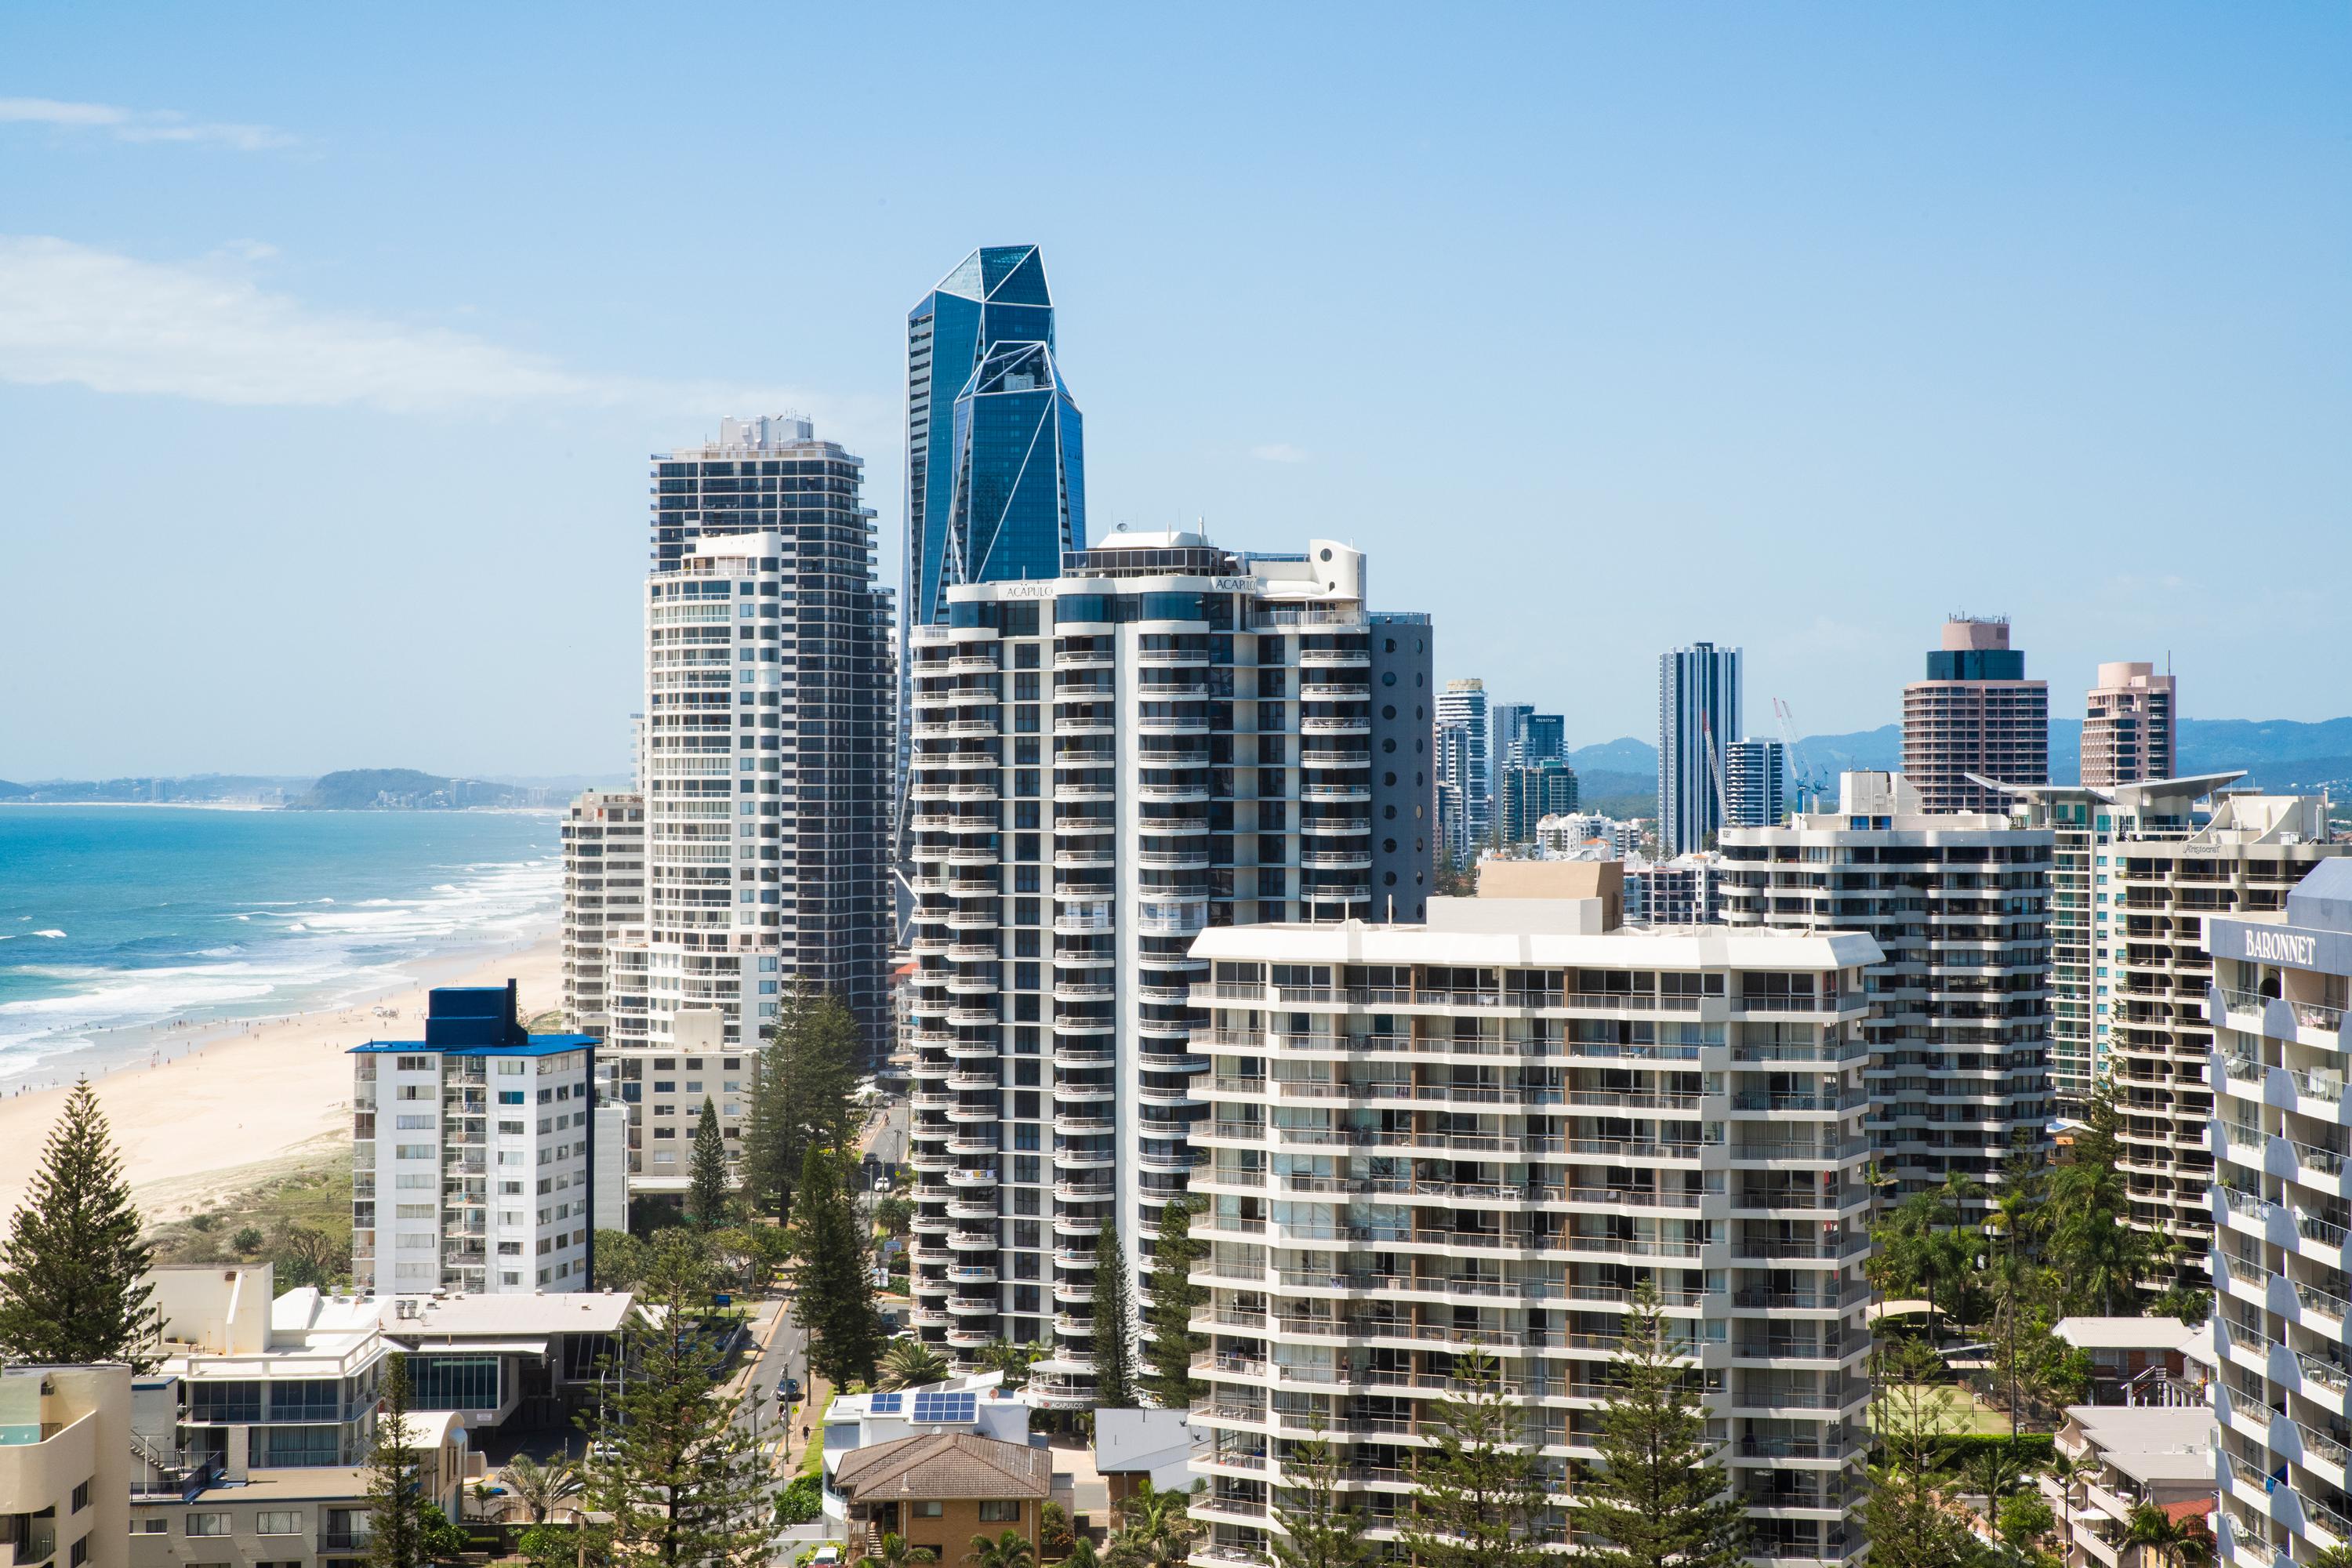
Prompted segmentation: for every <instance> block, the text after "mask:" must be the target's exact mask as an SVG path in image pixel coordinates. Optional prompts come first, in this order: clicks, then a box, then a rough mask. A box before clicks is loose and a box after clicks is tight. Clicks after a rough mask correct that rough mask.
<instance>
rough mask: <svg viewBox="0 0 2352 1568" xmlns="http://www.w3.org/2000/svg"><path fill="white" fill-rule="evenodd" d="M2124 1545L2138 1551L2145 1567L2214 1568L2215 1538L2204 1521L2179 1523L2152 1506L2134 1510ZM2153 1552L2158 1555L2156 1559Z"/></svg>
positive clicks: (2193, 1519) (2144, 1505)
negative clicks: (2211, 1567) (2146, 1564)
mask: <svg viewBox="0 0 2352 1568" xmlns="http://www.w3.org/2000/svg"><path fill="white" fill-rule="evenodd" d="M2124 1544H2125V1545H2126V1546H2137V1547H2138V1548H2139V1549H2140V1560H2141V1562H2142V1563H2150V1564H2161V1565H2162V1568H2210V1565H2211V1563H2212V1561H2213V1538H2212V1537H2211V1536H2210V1535H2209V1534H2207V1533H2206V1531H2205V1525H2204V1522H2203V1521H2201V1520H2198V1519H2195V1518H2193V1517H2190V1518H2183V1519H2175V1518H2173V1517H2172V1515H2170V1514H2168V1513H2167V1512H2165V1511H2164V1510H2162V1509H2160V1508H2158V1507H2157V1506H2156V1505H2155V1504H2154V1503H2152V1502H2144V1503H2142V1504H2140V1505H2139V1506H2138V1507H2137V1508H2136V1509H2134V1510H2132V1514H2131V1519H2130V1521H2129V1522H2128V1523H2126V1525H2125V1527H2124ZM2150 1552H2153V1553H2155V1556H2154V1557H2153V1558H2150V1557H2149V1556H2148V1553H2150Z"/></svg>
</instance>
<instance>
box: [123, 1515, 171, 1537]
mask: <svg viewBox="0 0 2352 1568" xmlns="http://www.w3.org/2000/svg"><path fill="white" fill-rule="evenodd" d="M171 1528H172V1521H170V1520H168V1519H134V1520H132V1521H131V1534H133V1535H163V1534H165V1533H167V1532H168V1531H170V1530H171Z"/></svg>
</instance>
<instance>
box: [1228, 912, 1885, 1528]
mask: <svg viewBox="0 0 2352 1568" xmlns="http://www.w3.org/2000/svg"><path fill="white" fill-rule="evenodd" d="M1531 869H1541V870H1553V869H1557V870H1560V871H1570V870H1575V869H1583V868H1570V867H1565V866H1563V867H1557V868H1552V867H1544V868H1531ZM1606 919H1607V917H1606V913H1605V904H1604V901H1603V900H1601V899H1592V898H1584V899H1578V898H1524V899H1520V898H1513V899H1495V898H1478V899H1433V900H1430V906H1429V920H1428V923H1427V924H1426V925H1425V926H1419V927H1399V926H1390V925H1383V924H1379V923H1373V924H1367V925H1348V926H1333V925H1314V926H1308V925H1297V924H1292V925H1281V926H1254V927H1249V928H1246V929H1235V930H1231V931H1209V932H1206V933H1204V934H1203V935H1202V938H1201V940H1200V941H1199V942H1198V943H1197V944H1196V945H1195V947H1194V949H1193V951H1194V952H1195V954H1196V955H1198V956H1199V957H1202V958H1203V959H1206V960H1208V961H1209V962H1210V963H1211V964H1212V965H1213V973H1211V974H1210V975H1209V976H1208V977H1206V980H1205V983H1204V984H1202V985H1201V986H1200V987H1199V989H1198V992H1197V994H1199V995H1200V997H1201V998H1202V1002H1203V1004H1204V1005H1205V1006H1206V1007H1208V1008H1209V1009H1210V1012H1209V1015H1208V1018H1207V1021H1206V1023H1205V1024H1204V1026H1203V1027H1202V1029H1201V1031H1200V1033H1199V1034H1198V1035H1197V1036H1196V1037H1195V1048H1196V1049H1198V1050H1199V1051H1200V1052H1201V1053H1202V1055H1204V1056H1206V1057H1207V1058H1210V1061H1211V1063H1212V1068H1211V1073H1210V1077H1209V1078H1208V1079H1207V1080H1206V1082H1204V1083H1203V1084H1202V1093H1203V1097H1204V1098H1205V1099H1207V1100H1210V1101H1211V1102H1212V1104H1213V1107H1214V1110H1213V1114H1212V1117H1211V1119H1210V1120H1209V1121H1206V1122H1204V1123H1202V1126H1201V1127H1200V1129H1199V1131H1198V1141H1199V1142H1200V1143H1201V1144H1202V1146H1204V1147H1205V1148H1207V1149H1208V1150H1209V1151H1211V1155H1210V1162H1209V1163H1206V1164H1204V1165H1202V1167H1201V1168H1200V1169H1199V1170H1198V1171H1196V1172H1195V1173H1193V1177H1192V1187H1193V1192H1194V1193H1195V1194H1198V1195H1199V1196H1200V1197H1202V1198H1203V1199H1205V1201H1206V1204H1207V1212H1205V1213H1203V1214H1202V1215H1200V1216H1199V1217H1198V1218H1196V1219H1194V1220H1193V1222H1192V1234H1193V1235H1194V1236H1195V1237H1199V1238H1200V1239H1202V1241H1205V1242H1206V1243H1207V1244H1208V1247H1209V1252H1208V1256H1207V1257H1206V1258H1204V1259H1203V1260H1202V1262H1201V1263H1200V1265H1199V1266H1198V1267H1196V1268H1195V1269H1194V1271H1193V1276H1192V1278H1193V1281H1194V1283H1195V1284H1197V1285H1199V1286H1201V1287H1202V1288H1203V1289H1205V1290H1206V1291H1207V1292H1208V1294H1209V1298H1210V1300H1209V1303H1208V1305H1207V1307H1206V1309H1205V1310H1204V1311H1203V1312H1202V1314H1201V1315H1200V1316H1198V1317H1196V1318H1194V1320H1193V1323H1194V1326H1195V1328H1196V1329H1197V1330H1199V1331H1202V1332H1203V1333H1206V1334H1208V1335H1209V1336H1211V1349H1210V1350H1209V1352H1207V1353H1206V1354H1205V1355H1204V1356H1202V1358H1201V1359H1200V1360H1199V1361H1198V1362H1196V1363H1194V1364H1195V1366H1196V1367H1197V1368H1198V1369H1199V1370H1198V1372H1197V1374H1196V1375H1198V1376H1200V1377H1202V1378H1203V1379H1205V1380H1206V1381H1207V1382H1208V1383H1209V1384H1210V1393H1209V1394H1208V1395H1207V1397H1206V1398H1204V1399H1202V1400H1201V1401H1199V1402H1198V1403H1196V1404H1195V1405H1193V1407H1192V1434H1193V1441H1194V1444H1195V1447H1194V1449H1193V1459H1192V1470H1193V1474H1194V1476H1195V1477H1197V1478H1199V1479H1201V1480H1202V1483H1203V1486H1204V1495H1203V1496H1202V1497H1201V1498H1199V1499H1197V1500H1195V1501H1194V1503H1193V1517H1194V1518H1195V1519H1196V1520H1200V1521H1202V1522H1203V1523H1204V1524H1205V1526H1206V1539H1205V1540H1204V1541H1203V1542H1202V1543H1201V1545H1199V1546H1197V1547H1195V1549H1194V1553H1193V1556H1194V1561H1196V1562H1202V1561H1213V1562H1235V1563H1248V1562H1268V1561H1272V1560H1273V1558H1272V1554H1271V1552H1269V1551H1268V1545H1269V1542H1270V1541H1271V1540H1272V1539H1273V1538H1274V1537H1275V1536H1276V1535H1277V1534H1278V1532H1279V1531H1280V1530H1281V1521H1280V1519H1279V1517H1278V1516H1277V1513H1276V1510H1275V1508H1274V1507H1273V1505H1274V1504H1275V1503H1276V1500H1287V1499H1288V1497H1289V1495H1290V1489H1291V1488H1293V1487H1295V1486H1296V1485H1297V1480H1298V1477H1297V1472H1296V1471H1291V1470H1289V1469H1288V1466H1289V1465H1290V1464H1291V1463H1292V1462H1293V1460H1294V1458H1295V1456H1296V1455H1297V1443H1296V1442H1295V1441H1293V1440H1290V1439H1295V1438H1296V1437H1297V1436H1303V1435H1306V1434H1308V1433H1311V1432H1320V1433H1321V1434H1323V1435H1324V1436H1326V1437H1327V1439H1328V1442H1329V1443H1330V1445H1331V1447H1332V1449H1333V1456H1332V1457H1333V1458H1334V1459H1335V1460H1336V1461H1337V1463H1338V1465H1339V1467H1340V1473H1342V1474H1344V1475H1346V1476H1347V1477H1348V1478H1349V1482H1350V1484H1351V1486H1352V1487H1353V1488H1354V1489H1355V1492H1356V1497H1357V1500H1358V1501H1359V1503H1360V1506H1361V1507H1362V1508H1363V1509H1364V1510H1365V1518H1364V1526H1365V1533H1366V1534H1367V1535H1368V1536H1369V1537H1370V1539H1371V1540H1372V1541H1373V1542H1376V1543H1378V1544H1377V1545H1376V1546H1375V1549H1374V1550H1375V1552H1376V1553H1379V1552H1389V1551H1391V1550H1392V1548H1391V1546H1390V1544H1389V1543H1390V1542H1393V1541H1394V1540H1395V1538H1396V1531H1397V1530H1398V1529H1399V1527H1400V1526H1401V1525H1409V1524H1410V1523H1411V1521H1412V1509H1413V1500H1414V1496H1415V1494H1416V1492H1417V1491H1418V1490H1419V1489H1420V1483H1419V1482H1418V1481H1417V1479H1416V1478H1415V1473H1414V1472H1415V1468H1416V1466H1417V1465H1418V1464H1419V1463H1421V1462H1423V1458H1424V1457H1425V1456H1426V1455H1427V1454H1428V1453H1429V1452H1430V1432H1431V1429H1432V1423H1433V1418H1434V1417H1435V1415H1436V1414H1437V1412H1436V1410H1435V1408H1434V1407H1435V1406H1437V1405H1441V1404H1442V1403H1443V1402H1444V1400H1446V1399H1447V1398H1448V1397H1449V1396H1450V1395H1452V1394H1453V1393H1454V1389H1455V1387H1456V1383H1455V1378H1456V1375H1457V1374H1458V1373H1459V1371H1460V1368H1461V1364H1462V1362H1463V1359H1464V1358H1465V1357H1466V1356H1469V1355H1472V1354H1483V1355H1486V1356H1488V1357H1491V1358H1493V1359H1494V1361H1495V1363H1496V1368H1497V1371H1498V1373H1499V1376H1500V1381H1501V1384H1502V1386H1503V1387H1505V1388H1506V1389H1507V1390H1508V1392H1509V1394H1510V1402H1511V1405H1512V1406H1513V1407H1514V1409H1515V1410H1516V1411H1517V1412H1518V1413H1519V1414H1521V1415H1524V1416H1525V1418H1526V1423H1527V1425H1526V1426H1525V1427H1524V1428H1522V1429H1521V1433H1520V1435H1519V1440H1522V1441H1525V1442H1528V1443H1529V1444H1531V1445H1534V1446H1535V1447H1536V1448H1537V1452H1538V1460H1539V1463H1540V1464H1541V1466H1542V1468H1543V1471H1544V1473H1545V1475H1546V1477H1547V1478H1548V1479H1549V1481H1550V1483H1551V1487H1550V1489H1551V1491H1552V1492H1553V1494H1554V1502H1555V1506H1554V1507H1552V1508H1549V1509H1546V1510H1542V1511H1541V1514H1540V1516H1539V1517H1538V1520H1537V1521H1534V1524H1535V1528H1536V1529H1537V1531H1538V1532H1539V1533H1540V1534H1541V1535H1543V1536H1544V1537H1545V1538H1546V1539H1548V1540H1549V1541H1550V1542H1556V1543H1558V1544H1560V1545H1563V1546H1565V1545H1566V1544H1567V1533H1566V1520H1565V1518H1564V1517H1563V1513H1562V1511H1561V1510H1559V1508H1558V1507H1557V1503H1558V1502H1559V1500H1560V1498H1561V1495H1562V1494H1565V1493H1567V1492H1569V1491H1570V1481H1569V1473H1570V1466H1572V1465H1575V1464H1577V1463H1579V1462H1582V1463H1586V1464H1590V1463H1591V1461H1592V1460H1593V1459H1594V1458H1595V1457H1596V1455H1595V1448H1594V1444H1595V1440H1596V1438H1597V1437H1598V1436H1599V1434H1600V1431H1601V1420H1602V1412H1603V1408H1604V1405H1605V1404H1606V1402H1607V1400H1608V1399H1609V1397H1610V1395H1611V1392H1612V1356H1614V1355H1615V1354H1616V1353H1617V1352H1618V1349H1619V1345H1620V1341H1621V1338H1622V1335H1623V1333H1624V1331H1625V1327H1626V1323H1627V1321H1628V1313H1629V1309H1630V1308H1631V1307H1632V1306H1633V1302H1634V1301H1635V1300H1636V1291H1637V1290H1638V1289H1640V1288H1641V1287H1643V1286H1644V1285H1647V1286H1652V1287H1654V1288H1655V1289H1656V1291H1657V1293H1658V1299H1659V1300H1660V1301H1661V1302H1662V1303H1663V1305H1664V1316H1665V1319H1666V1324H1667V1327H1666V1332H1667V1334H1668V1336H1669V1338H1670V1340H1671V1341H1672V1342H1673V1343H1674V1345H1675V1347H1676V1348H1677V1349H1678V1350H1679V1351H1680V1352H1682V1353H1683V1354H1685V1355H1686V1356H1687V1357H1689V1358H1690V1360H1691V1361H1693V1362H1694V1363H1696V1365H1697V1367H1698V1368H1700V1369H1704V1370H1695V1371H1694V1373H1693V1374H1692V1385H1693V1388H1694V1390H1695V1391H1696V1397H1697V1400H1698V1403H1699V1404H1700V1405H1702V1406H1704V1409H1705V1415H1706V1428H1707V1436H1708V1438H1709V1439H1710V1441H1711V1443H1713V1444H1719V1445H1721V1447H1720V1449H1719V1452H1720V1453H1721V1455H1722V1463H1723V1467H1724V1471H1725V1473H1726V1475H1727V1478H1728V1480H1729V1484H1730V1487H1731V1489H1732V1493H1733V1495H1734V1496H1735V1497H1736V1498H1737V1499H1738V1500H1739V1501H1741V1502H1742V1503H1744V1504H1746V1505H1747V1506H1748V1509H1749V1510H1750V1512H1749V1523H1750V1528H1751V1529H1752V1530H1753V1531H1754V1532H1755V1533H1754V1537H1753V1539H1752V1540H1751V1542H1750V1544H1749V1546H1748V1551H1749V1552H1750V1554H1751V1560H1754V1561H1779V1560H1781V1559H1789V1560H1794V1561H1801V1562H1804V1563H1825V1562H1843V1561H1846V1560H1847V1559H1848V1558H1849V1557H1850V1555H1851V1554H1852V1553H1853V1551H1854V1549H1855V1548H1856V1547H1857V1546H1858V1545H1859V1544H1860V1542H1859V1540H1858V1539H1857V1532H1856V1531H1855V1530H1854V1528H1853V1522H1852V1521H1853V1514H1854V1513H1855V1512H1856V1511H1857V1510H1858V1505H1859V1500H1860V1497H1861V1493H1862V1489H1863V1486H1864V1479H1863V1465H1864V1454H1865V1453H1866V1452H1867V1450H1868V1447H1869V1441H1870V1440H1869V1436H1868V1433H1867V1430H1866V1428H1865V1426H1864V1419H1863V1413H1864V1406H1865V1405H1866V1404H1867V1401H1868V1395H1869V1383H1868V1379H1867V1378H1866V1377H1865V1375H1864V1362H1865V1361H1866V1359H1867V1357H1868V1355H1869V1352H1870V1333H1869V1331H1868V1329H1867V1328H1866V1327H1865V1325H1864V1310H1865V1309H1866V1306H1867V1303H1868V1301H1869V1296H1870V1290H1869V1287H1868V1285H1867V1284H1865V1283H1864V1279H1863V1275H1862V1263H1863V1260H1864V1258H1865V1257H1866V1256H1867V1255H1868V1253H1869V1249H1870V1241H1869V1237H1868V1234H1867V1229H1866V1226H1865V1224H1864V1221H1865V1217H1866V1216H1867V1215H1868V1213H1869V1208H1870V1187H1869V1184H1868V1183H1867V1182H1866V1181H1865V1180H1864V1167H1865V1165H1866V1163H1867V1159H1868V1148H1869V1145H1868V1143H1867V1142H1866V1141H1865V1139H1864V1136H1863V1132H1862V1127H1861V1120H1862V1115H1863V1110H1864V1104H1865V1101H1864V1095H1863V1089H1862V1079H1861V1074H1860V1072H1859V1070H1858V1068H1859V1067H1860V1064H1861V1062H1862V1060H1863V1055H1862V1044H1861V1040H1860V1037H1859V1030H1860V1028H1861V1026H1862V1024H1863V1020H1864V1016H1865V1014H1866V1012H1867V1010H1868V1006H1869V998H1868V996H1867V995H1866V994H1864V991H1863V989H1862V984H1863V975H1864V973H1865V971H1866V970H1867V968H1868V966H1869V965H1870V964H1871V963H1872V962H1873V961H1874V960H1875V959H1876V958H1877V956H1878V950H1877V948H1876V947H1875V946H1874V945H1873V944H1872V942H1870V939H1869V938H1867V937H1864V936H1858V935H1853V934H1848V933H1844V932H1829V931H1822V932H1814V933H1806V934H1800V933H1797V932H1793V931H1769V930H1754V931H1736V932H1728V933H1727V932H1725V931H1722V930H1721V929H1720V928H1717V929H1715V930H1712V931H1633V930H1626V929H1616V930H1612V929H1608V928H1607V925H1606ZM1559 1561H1560V1562H1561V1563H1572V1562H1574V1561H1576V1559H1575V1558H1574V1557H1572V1556H1570V1555H1567V1554H1565V1553H1563V1554H1562V1555H1561V1556H1560V1558H1559Z"/></svg>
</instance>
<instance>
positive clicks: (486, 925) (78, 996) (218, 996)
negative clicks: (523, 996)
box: [0, 805, 561, 1079]
mask: <svg viewBox="0 0 2352 1568" xmlns="http://www.w3.org/2000/svg"><path fill="white" fill-rule="evenodd" d="M557 826H558V824H557V817H556V815H555V814H554V813H553V812H475V811H466V812H432V811H413V812H411V811H387V812H335V811H320V812H298V811H214V810H204V809H198V808H193V807H173V806H103V805H100V806H75V805H0V1079H9V1078H13V1077H16V1076H17V1075H19V1074H22V1073H24V1072H26V1071H28V1070H30V1069H31V1068H34V1067H36V1066H37V1065H38V1064H39V1063H41V1062H42V1061H44V1060H46V1059H47V1058H53V1057H56V1056H58V1055H59V1054H61V1053H64V1052H68V1051H73V1050H78V1049H80V1048H82V1047H89V1046H100V1047H105V1046H107V1045H110V1044H115V1045H125V1046H127V1045H130V1044H131V1043H133V1042H135V1041H140V1040H144V1039H146V1038H149V1037H152V1031H153V1030H154V1029H155V1028H156V1027H157V1026H168V1025H171V1024H173V1023H176V1022H182V1021H184V1022H185V1023H187V1024H188V1025H189V1026H192V1027H194V1028H198V1029H201V1028H204V1027H205V1026H217V1025H227V1024H233V1023H236V1022H238V1021H241V1020H246V1019H252V1018H260V1017H276V1016H282V1015H285V1014H289V1013H300V1012H308V1011H311V1010H314V1009H319V1008H324V1007H330V1006H334V1005H340V1004H342V1003H344V1002H347V1001H350V1000H352V999H355V998H358V997H361V996H364V995H367V994H371V993H374V992H380V991H383V990H387V989H391V988H393V987H395V986H398V985H401V984H404V983H405V982H407V981H409V980H412V979H414V978H415V974H414V966H415V964H416V963H419V962H421V961H426V960H431V959H436V958H445V957H457V956H462V955H463V954H465V953H466V952H468V951H469V950H480V949H488V948H490V947H494V946H499V945H508V944H511V943H513V942H520V941H522V940H524V939H526V938H529V937H532V936H536V935H538V934H540V933H541V932H542V931H545V930H547V929H548V928H549V926H550V925H551V923H552V922H553V921H554V920H555V917H556V914H557V911H558V907H559V904H560V900H561V886H560V883H561V869H560V863H559V860H558V856H557V851H558V838H557Z"/></svg>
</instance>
